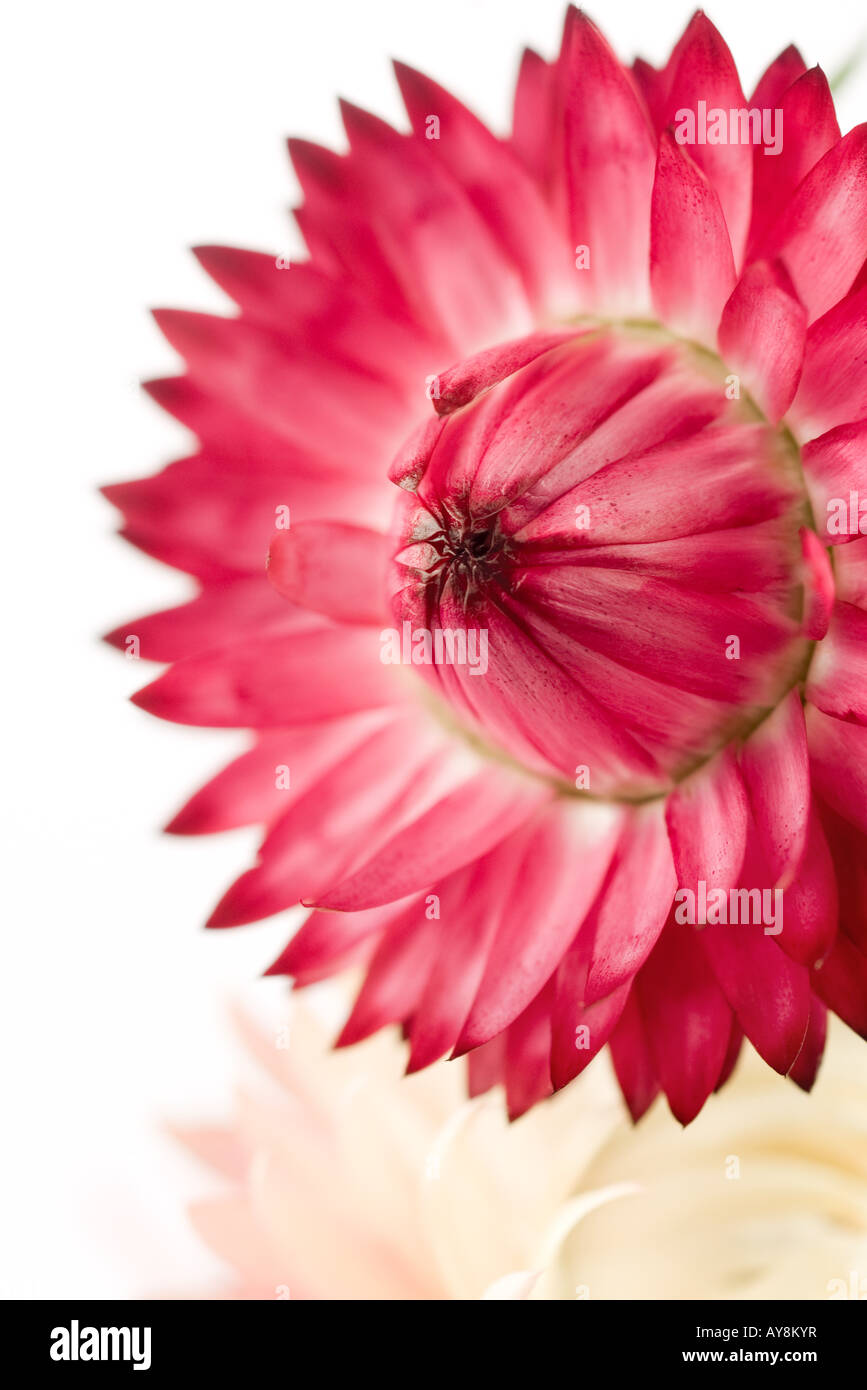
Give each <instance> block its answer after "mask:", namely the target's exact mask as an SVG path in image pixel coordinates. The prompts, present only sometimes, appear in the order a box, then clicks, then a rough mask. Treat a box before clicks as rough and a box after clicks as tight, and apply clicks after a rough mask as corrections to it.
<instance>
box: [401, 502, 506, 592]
mask: <svg viewBox="0 0 867 1390" xmlns="http://www.w3.org/2000/svg"><path fill="white" fill-rule="evenodd" d="M438 519H439V521H440V529H439V530H438V531H433V532H431V533H430V534H429V535H428V536H427V538H426V539H427V544H428V546H429V547H430V555H429V563H427V564H425V562H424V560H420V566H421V567H420V569H419V571H418V573H419V579H420V583H421V584H422V585H423V586H425V601H426V604H427V606H429V607H430V606H432V605H434V606H435V605H438V604H439V602H440V600H441V598H442V596H443V592H444V590H445V589H446V586H449V587H450V589H451V592H452V593H453V594H454V596H455V599H456V601H457V602H458V603H459V604H460V606H461V608H462V609H463V611H464V613H471V612H472V611H473V609H474V608H478V607H479V605H480V604H481V602H482V599H483V597H484V596H485V595H486V594H487V592H488V591H489V589H490V588H491V587H492V586H494V585H499V586H500V587H501V588H502V589H503V590H504V591H505V592H508V589H509V586H510V582H511V581H510V574H509V562H510V560H511V559H513V558H514V556H515V555H516V553H517V548H516V546H515V545H514V543H513V542H512V540H511V538H510V537H509V536H508V535H507V534H506V532H505V531H504V530H503V527H502V525H501V523H500V519H499V516H497V515H494V516H493V517H487V518H479V517H475V516H473V515H472V513H471V512H470V510H469V509H468V508H464V509H463V510H461V509H460V508H459V507H457V508H455V509H451V508H448V507H444V508H443V509H442V514H441V516H440V517H439V518H438Z"/></svg>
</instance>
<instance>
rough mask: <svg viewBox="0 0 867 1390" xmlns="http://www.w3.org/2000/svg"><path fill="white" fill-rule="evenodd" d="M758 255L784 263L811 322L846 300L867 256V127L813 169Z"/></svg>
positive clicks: (847, 138)
mask: <svg viewBox="0 0 867 1390" xmlns="http://www.w3.org/2000/svg"><path fill="white" fill-rule="evenodd" d="M773 157H774V156H772V155H769V156H768V158H769V159H772V158H773ZM756 254H757V255H759V256H762V257H764V258H766V259H771V260H772V259H774V258H776V257H777V256H779V257H780V258H781V259H782V260H783V261H784V263H785V266H786V269H787V270H788V272H789V274H790V275H791V277H792V282H793V284H794V286H795V290H796V292H797V294H798V298H799V299H800V301H801V303H802V304H803V305H804V306H805V307H806V309H807V317H808V319H809V321H810V322H812V321H813V320H814V319H817V318H819V317H820V316H821V315H822V314H825V313H827V312H828V310H829V309H830V308H831V307H832V306H833V305H834V304H836V303H837V301H838V300H840V299H842V297H843V295H845V294H846V292H847V291H848V290H849V288H850V286H851V285H852V282H853V280H854V279H855V276H856V275H857V274H858V271H859V270H860V269H861V266H862V264H863V262H864V259H865V256H867V125H860V126H856V127H855V129H854V130H850V131H849V134H848V135H844V136H843V139H842V140H840V141H839V142H838V143H837V144H836V145H834V146H833V147H832V148H831V149H830V150H829V151H828V153H827V154H826V155H824V156H823V157H822V158H821V159H820V160H819V162H818V164H816V165H814V167H813V168H812V169H811V170H810V173H809V174H808V175H807V177H806V178H805V179H804V180H803V181H802V182H801V183H800V184H799V185H798V187H797V189H796V190H795V192H794V194H793V196H792V199H791V201H790V202H789V203H788V204H787V205H786V206H785V207H784V208H782V209H781V210H780V214H779V216H778V218H777V220H776V222H775V223H774V225H773V227H772V228H771V231H770V232H769V233H768V234H767V235H766V236H765V238H764V239H763V241H762V242H761V243H760V244H759V245H758V246H757V247H756Z"/></svg>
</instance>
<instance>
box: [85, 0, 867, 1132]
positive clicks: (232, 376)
mask: <svg viewBox="0 0 867 1390" xmlns="http://www.w3.org/2000/svg"><path fill="white" fill-rule="evenodd" d="M397 74H398V81H399V83H400V86H401V91H402V93H403V96H404V100H405V103H406V107H407V111H408V114H409V119H410V123H411V126H412V130H411V133H408V134H402V133H399V132H398V131H396V130H394V129H392V128H391V127H389V126H387V125H385V124H384V123H383V122H381V121H380V120H378V119H377V118H375V117H373V116H371V115H369V114H367V113H365V112H362V111H359V110H357V109H356V108H354V107H351V106H345V107H344V121H345V125H346V130H347V135H348V138H349V150H348V152H347V153H346V154H343V155H337V154H333V153H331V152H330V151H328V150H325V149H322V148H319V147H318V146H314V145H311V144H308V143H305V142H292V144H291V148H292V154H293V159H294V162H295V167H296V170H297V172H298V176H299V179H300V182H301V185H302V188H303V192H304V204H303V207H302V208H301V209H300V210H299V211H298V213H297V219H298V223H299V226H300V228H301V230H302V232H303V234H304V237H305V239H306V242H307V245H308V248H309V252H310V258H309V260H307V261H306V262H302V263H299V264H293V265H292V266H291V268H290V270H289V272H288V273H286V271H285V264H284V265H283V268H281V269H279V270H278V268H277V267H276V266H275V263H274V261H273V259H271V258H268V257H265V256H262V255H257V254H253V253H250V252H242V251H233V250H228V249H225V248H218V247H206V248H201V249H200V250H199V252H198V255H199V257H200V259H201V261H202V263H203V264H204V266H205V267H206V269H207V270H208V271H209V272H210V273H211V274H212V275H213V276H214V278H215V279H216V280H217V281H218V283H219V284H221V285H222V286H223V287H224V288H225V289H226V290H227V291H228V292H229V294H230V295H231V296H232V297H233V298H234V299H235V300H236V302H237V304H238V306H239V310H240V312H239V314H238V316H237V317H235V318H219V317H211V316H208V315H203V314H190V313H179V312H162V313H160V314H159V315H158V320H159V323H160V325H161V327H162V328H163V330H164V332H165V334H166V336H167V337H168V339H169V341H170V342H171V343H172V344H173V345H174V346H175V347H176V348H177V349H178V351H179V352H180V353H181V354H182V355H183V357H184V359H185V361H186V364H187V371H186V374H185V375H183V376H180V377H177V378H172V379H169V380H165V381H159V382H154V383H151V385H150V390H151V392H152V394H153V395H154V396H155V397H156V399H157V400H158V401H159V402H160V403H161V404H162V405H163V406H165V407H166V408H167V409H168V410H169V411H171V412H172V413H173V414H175V415H176V416H177V417H178V418H179V419H180V420H181V421H182V422H183V423H184V424H185V425H187V426H189V428H190V429H192V430H193V431H194V433H195V434H196V435H197V436H198V439H199V448H198V450H197V452H196V453H194V454H193V455H192V456H191V457H189V458H186V459H184V460H182V461H180V462H179V463H175V464H173V465H171V466H170V467H169V468H168V469H166V470H165V471H164V472H163V473H161V474H159V475H157V477H155V478H152V479H147V480H145V481H143V482H137V483H131V484H122V485H120V486H118V487H114V488H110V489H108V494H109V496H110V497H111V498H112V500H114V501H115V502H116V503H117V504H118V505H119V506H120V507H121V508H122V509H123V510H124V512H125V514H126V518H127V525H126V531H125V534H126V535H127V536H128V537H129V539H131V540H132V541H133V542H134V543H136V544H138V545H140V546H141V547H142V548H144V549H145V550H147V551H149V552H150V553H152V554H154V555H156V556H157V557H158V558H160V559H163V560H165V561H168V562H169V563H171V564H174V565H176V566H178V567H179V568H181V569H184V570H186V571H188V572H189V573H190V574H192V575H194V576H195V577H196V578H197V580H198V581H199V583H200V586H201V592H200V594H199V595H198V597H197V598H195V599H194V600H193V601H192V602H191V603H188V604H186V605H184V606H183V607H181V608H179V609H174V610H172V611H170V612H167V613H162V614H157V615H155V616H152V617H150V618H146V619H143V620H141V621H140V622H138V623H134V624H131V625H127V626H126V627H125V628H123V629H119V630H118V632H117V633H115V634H113V638H114V640H115V641H117V642H118V643H119V644H121V643H123V642H124V640H125V638H126V636H127V635H128V634H129V633H130V632H131V631H133V632H135V634H136V635H137V636H138V638H139V641H140V645H141V654H142V655H143V656H145V657H151V658H154V659H157V660H163V661H168V662H172V663H174V664H173V665H172V666H171V669H170V670H168V671H167V672H166V673H165V674H163V675H162V676H160V677H159V678H158V679H157V680H156V681H154V682H153V683H152V684H151V685H149V686H147V687H146V688H145V689H144V690H143V691H141V692H140V693H139V695H138V696H137V697H136V699H137V702H138V703H139V704H141V705H142V706H143V707H144V708H146V709H148V710H150V711H152V712H153V713H155V714H158V715H161V716H163V717H165V718H168V719H173V720H177V721H179V722H182V723H191V724H202V725H210V726H215V727H236V726H238V727H247V728H250V729H251V730H253V731H254V733H255V742H254V744H253V746H252V747H251V749H250V751H249V752H247V753H246V754H244V755H243V756H242V757H241V758H240V759H238V760H237V761H236V762H234V763H233V764H231V765H230V766H229V767H228V768H226V769H225V770H224V771H223V772H221V773H220V774H219V775H218V776H217V777H216V778H215V779H214V780H213V781H212V782H211V783H209V784H208V786H206V787H205V788H203V789H202V790H201V791H200V792H198V793H197V794H196V795H195V796H194V797H193V798H192V800H191V801H190V802H189V803H188V804H187V805H186V806H185V807H184V808H183V810H182V811H181V812H180V813H179V814H178V815H177V816H176V817H175V819H174V820H173V822H172V824H171V826H170V827H169V828H170V829H171V830H173V831H174V832H175V833H186V834H197V833H202V832H206V831H215V830H223V829H228V828H231V827H234V826H238V825H242V824H248V823H263V824H264V825H265V826H266V834H265V838H264V840H263V843H262V847H261V851H260V854H259V859H258V862H257V864H256V865H255V867H253V868H252V869H250V870H249V871H248V872H247V873H245V874H244V875H243V876H242V877H241V878H240V879H239V880H238V881H237V882H236V883H235V884H233V885H232V887H230V888H229V890H228V892H227V893H226V894H225V896H224V897H223V898H222V900H221V901H220V903H219V904H218V906H217V908H216V910H215V912H214V914H213V916H212V918H211V925H213V926H233V925H236V924H239V923H243V922H250V921H253V920H256V919H257V918H261V917H264V916H268V915H270V914H273V913H276V912H279V911H282V910H283V909H285V908H289V907H292V906H293V905H295V904H297V903H299V902H302V903H304V904H306V905H308V906H309V907H311V908H312V909H314V910H313V911H312V913H311V915H310V916H309V917H308V919H307V921H306V922H305V923H304V925H303V926H302V927H301V928H300V930H299V931H298V933H297V935H296V936H295V937H294V938H293V939H292V941H291V942H290V943H289V945H288V947H287V948H286V950H285V951H284V952H283V953H282V954H281V956H280V958H279V959H278V960H277V961H276V962H275V963H274V965H273V966H272V967H271V970H272V972H273V973H278V974H285V975H290V976H292V977H293V979H294V980H295V982H296V984H302V985H303V984H306V983H309V982H311V981H314V980H316V979H319V978H321V977H322V976H324V975H327V974H330V973H332V972H334V971H336V970H338V969H340V968H342V967H343V966H345V965H347V964H349V963H361V964H362V965H363V966H364V967H365V971H366V975H365V981H364V984H363V987H362V989H361V992H360V994H359V997H358V1000H357V1002H356V1005H355V1008H354V1010H353V1012H352V1014H351V1016H350V1018H349V1020H348V1022H347V1024H346V1027H345V1028H344V1030H343V1033H342V1035H341V1040H342V1042H344V1043H349V1042H354V1041H357V1040H359V1039H362V1038H364V1037H366V1036H367V1035H368V1034H370V1033H372V1032H374V1031H375V1030H376V1029H378V1028H381V1027H383V1026H384V1025H386V1024H389V1023H399V1024H400V1025H401V1027H402V1028H403V1030H404V1032H405V1034H406V1036H407V1037H408V1039H409V1042H410V1069H411V1070H416V1069H418V1068H420V1067H423V1066H425V1065H427V1064H428V1063H430V1062H432V1061H434V1060H435V1059H436V1058H438V1057H441V1056H443V1055H445V1054H447V1053H452V1054H453V1055H460V1054H463V1053H467V1052H469V1053H470V1057H471V1061H470V1075H471V1087H472V1090H473V1091H474V1092H476V1091H479V1090H482V1089H484V1088H486V1087H487V1086H489V1085H491V1084H492V1083H493V1082H494V1081H496V1080H499V1079H504V1080H505V1083H506V1088H507V1093H508V1097H509V1108H510V1112H511V1113H512V1114H513V1115H517V1114H520V1113H521V1112H522V1111H524V1110H526V1109H527V1108H528V1107H529V1106H530V1105H532V1104H533V1103H534V1102H535V1101H536V1100H538V1099H540V1098H542V1097H544V1096H546V1095H548V1094H550V1093H551V1091H552V1089H559V1088H560V1087H562V1086H563V1085H565V1084H566V1083H567V1082H569V1081H570V1080H572V1079H573V1078H574V1077H575V1076H576V1075H577V1074H578V1073H579V1072H580V1071H582V1070H583V1069H584V1067H585V1066H586V1065H587V1063H588V1062H589V1061H590V1060H591V1059H592V1058H593V1057H594V1056H595V1055H596V1054H597V1053H598V1052H599V1051H600V1050H601V1049H602V1048H603V1047H604V1046H605V1045H606V1044H609V1043H610V1047H611V1052H612V1055H613V1060H614V1065H615V1068H616V1071H617V1075H618V1079H619V1081H620V1084H621V1087H622V1089H623V1092H624V1094H625V1096H626V1098H627V1101H628V1103H629V1105H630V1108H631V1110H632V1112H633V1115H634V1116H636V1117H637V1116H639V1115H640V1114H641V1113H642V1112H643V1111H644V1109H645V1108H646V1107H647V1105H648V1104H649V1102H650V1101H651V1099H652V1098H653V1096H654V1095H655V1094H656V1093H657V1091H658V1090H659V1089H660V1088H661V1089H662V1090H663V1091H664V1093H665V1095H666V1096H667V1098H668V1102H669V1104H670V1106H671V1109H672V1110H673V1112H674V1113H675V1115H676V1116H677V1117H678V1118H679V1119H680V1120H682V1121H683V1122H687V1121H689V1120H691V1119H692V1118H693V1117H694V1116H695V1115H696V1114H697V1113H698V1111H699V1110H700V1109H701V1107H702V1105H703V1104H704V1102H705V1100H706V1098H707V1097H708V1095H709V1094H710V1093H711V1092H712V1091H713V1090H714V1089H715V1088H717V1087H719V1086H720V1085H722V1084H723V1082H724V1081H725V1079H726V1077H727V1076H728V1074H729V1073H730V1071H731V1068H732V1066H733V1063H734V1060H735V1058H736V1056H737V1053H738V1049H739V1047H740V1045H741V1041H742V1038H743V1036H744V1035H746V1037H747V1038H748V1039H749V1041H750V1043H751V1044H752V1046H753V1047H754V1048H755V1049H756V1051H757V1052H758V1053H759V1054H760V1055H761V1057H762V1058H764V1060H765V1061H766V1062H767V1063H768V1064H769V1065H770V1066H772V1067H773V1068H775V1069H776V1070H777V1071H779V1072H781V1073H784V1074H789V1075H791V1076H792V1077H793V1079H794V1080H796V1081H797V1082H798V1084H799V1085H801V1086H804V1087H807V1088H809V1086H810V1085H811V1084H812V1081H813V1079H814V1077H815V1075H816V1071H817V1068H818V1065H819V1060H820V1057H821V1053H822V1047H823V1041H824V1034H825V1012H826V1006H830V1007H831V1008H832V1009H833V1010H835V1011H836V1012H837V1013H838V1014H840V1015H841V1017H842V1018H844V1019H845V1020H846V1022H847V1023H849V1024H850V1025H851V1026H852V1027H853V1028H855V1029H857V1030H858V1031H860V1032H862V1033H865V1034H867V912H865V906H864V904H865V902H867V895H865V891H864V890H865V886H867V885H865V874H867V869H865V867H864V866H865V864H867V856H865V848H867V844H865V836H867V810H865V807H867V697H865V690H867V683H865V680H864V676H865V654H867V641H865V639H867V578H865V576H867V549H865V547H867V452H865V441H867V365H865V361H867V357H865V353H867V279H865V269H864V268H865V265H867V126H859V127H857V128H856V129H854V130H852V131H850V132H849V133H848V134H847V135H845V136H842V137H841V134H840V130H839V127H838V125H837V121H836V117H835V114H834V108H833V102H832V99H831V96H830V93H829V90H828V86H827V83H826V81H825V78H824V76H823V74H822V72H821V70H820V69H819V68H813V69H810V70H807V69H806V68H805V65H804V63H803V61H802V60H801V58H800V56H799V55H798V54H797V52H796V51H795V50H794V49H791V48H790V49H787V50H786V51H785V52H784V53H783V54H782V55H781V56H780V58H778V59H777V60H776V61H775V62H774V63H772V65H771V66H770V68H769V69H768V71H767V72H766V73H765V75H764V77H763V78H762V79H761V81H760V83H759V85H758V88H757V90H756V92H755V93H754V95H753V97H752V98H751V100H750V101H749V102H747V100H746V99H745V97H744V94H743V92H742V90H741V87H740V83H739V79H738V76H737V71H736V69H735V66H734V63H733V61H732V58H731V55H730V53H729V51H728V49H727V48H726V46H725V44H724V42H723V40H722V38H721V37H720V35H719V34H718V33H717V31H716V30H715V29H714V27H713V25H712V24H710V22H709V21H708V20H707V19H706V18H705V17H704V16H703V15H702V14H698V15H696V16H695V18H694V19H693V20H692V21H691V23H690V24H689V26H688V27H687V30H686V32H685V33H684V35H683V37H682V38H681V40H680V41H679V43H678V44H677V46H676V47H675V49H674V52H673V53H672V56H671V58H670V60H669V62H668V64H667V65H666V66H665V68H664V69H662V70H660V71H656V70H655V69H653V68H651V67H650V66H649V65H647V64H646V63H643V62H640V61H639V62H637V63H636V64H635V65H634V67H633V68H632V69H629V68H626V67H624V66H623V65H622V64H621V63H620V62H619V61H618V60H617V58H616V57H615V56H614V54H613V53H612V51H611V50H610V48H609V47H608V45H607V44H606V42H605V40H604V39H603V37H602V36H601V34H600V33H599V32H598V30H597V29H596V28H595V27H594V26H593V24H592V23H591V22H590V21H589V20H588V19H587V18H586V17H585V16H584V15H583V14H581V13H578V12H576V11H574V10H570V11H569V13H568V16H567V20H566V26H565V32H564V38H563V45H562V49H561V52H560V55H559V57H558V58H557V59H556V61H554V62H553V63H546V62H544V61H543V60H542V59H540V58H539V57H537V56H536V55H535V54H532V53H528V54H526V55H525V58H524V61H523V63H522V66H521V72H520V77H519V82H518V89H517V94H516V102H515V122H514V131H513V135H512V137H511V139H509V140H505V141H504V140H500V139H497V138H495V137H494V136H493V135H492V134H491V133H490V132H489V131H488V130H487V129H486V128H485V127H484V126H483V125H482V124H481V123H480V122H479V121H478V120H477V119H476V118H475V117H474V116H473V115H471V114H470V112H469V111H467V110H466V109H465V108H464V107H463V106H462V105H461V104H460V103H458V102H457V101H456V100H455V99H454V98H453V97H451V96H450V95H449V94H448V93H447V92H445V91H444V90H443V89H442V88H440V87H438V86H436V85H435V84H434V83H432V82H430V81H429V80H428V79H426V78H424V77H423V76H421V75H420V74H419V73H416V72H413V71H411V70H409V69H407V68H405V67H403V66H398V69H397ZM859 488H860V489H861V490H862V492H863V497H864V500H863V506H862V499H861V495H860V494H859ZM272 533H273V538H272V540H271V545H270V553H269V556H268V567H267V578H266V569H265V552H266V550H267V547H268V537H269V535H271V534H272ZM269 581H270V582H269Z"/></svg>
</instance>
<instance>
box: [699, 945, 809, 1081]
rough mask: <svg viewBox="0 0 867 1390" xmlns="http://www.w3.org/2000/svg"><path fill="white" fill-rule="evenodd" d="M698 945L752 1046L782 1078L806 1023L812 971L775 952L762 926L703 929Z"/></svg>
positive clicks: (774, 946)
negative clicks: (703, 951) (705, 955)
mask: <svg viewBox="0 0 867 1390" xmlns="http://www.w3.org/2000/svg"><path fill="white" fill-rule="evenodd" d="M698 939H699V940H700V942H701V943H702V946H703V947H704V949H705V951H706V952H707V955H708V959H709V960H710V963H711V966H712V967H713V971H714V974H715V975H716V977H717V980H718V981H719V983H720V986H721V987H722V990H723V992H724V993H725V996H726V998H727V999H728V1001H729V1003H730V1004H731V1006H732V1008H733V1009H734V1011H735V1013H736V1014H737V1017H738V1021H739V1023H740V1025H741V1027H742V1028H743V1030H744V1032H745V1033H746V1035H747V1037H748V1038H749V1040H750V1042H751V1043H752V1044H753V1047H754V1048H755V1049H756V1051H757V1052H758V1053H759V1055H760V1056H761V1057H763V1058H764V1060H765V1061H766V1062H767V1063H768V1065H769V1066H771V1067H773V1068H774V1070H775V1071H778V1072H781V1073H782V1074H783V1075H785V1073H786V1072H788V1070H789V1068H790V1067H791V1066H792V1064H793V1062H794V1061H795V1059H796V1058H797V1056H798V1054H799V1053H800V1051H801V1047H802V1044H803V1041H804V1038H805V1036H806V1032H807V1025H808V1023H809V1019H810V972H809V971H807V970H806V969H805V968H804V966H802V965H797V964H796V963H795V962H794V961H792V960H790V959H789V957H788V956H786V955H784V953H783V952H782V951H781V950H780V949H779V947H778V946H777V944H776V942H775V940H774V939H773V937H771V936H766V935H765V928H764V926H762V925H761V924H754V923H752V922H738V923H718V924H717V925H716V926H707V927H703V928H702V930H701V932H700V933H699V938H698Z"/></svg>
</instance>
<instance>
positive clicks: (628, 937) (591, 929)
mask: <svg viewBox="0 0 867 1390" xmlns="http://www.w3.org/2000/svg"><path fill="white" fill-rule="evenodd" d="M676 887H677V878H676V876H675V872H674V865H673V863H672V858H671V850H670V848H669V844H668V837H667V835H666V833H665V823H664V820H663V816H662V813H661V811H660V810H659V808H658V807H657V806H656V805H655V804H653V803H652V804H650V805H648V806H647V807H642V808H641V809H640V810H636V811H635V812H634V813H633V815H632V819H631V823H630V825H629V826H628V827H627V830H626V833H625V835H624V838H623V841H622V843H621V846H620V848H619V850H618V852H617V855H616V857H615V860H614V863H613V866H612V869H611V872H610V877H609V879H608V882H607V883H606V884H605V887H604V890H603V892H602V895H601V897H600V899H599V902H598V905H597V907H596V908H595V910H594V913H593V916H592V918H591V919H590V920H588V922H587V923H586V924H585V926H584V928H583V931H584V932H585V933H587V934H588V936H589V937H590V938H591V939H592V946H591V948H590V959H589V966H588V971H587V980H586V985H585V988H584V993H583V994H582V995H581V999H580V1002H581V1003H582V1004H588V1005H592V1004H595V1003H596V1002H597V1001H598V1000H600V999H602V998H604V997H605V996H606V995H609V994H611V993H612V992H613V991H615V990H617V989H618V988H619V987H620V986H621V985H623V984H624V983H626V982H628V981H629V980H630V979H631V978H632V976H633V975H634V974H635V972H636V970H638V968H639V966H640V965H641V964H642V963H643V962H644V961H645V960H646V959H647V956H648V955H649V953H650V951H651V950H652V948H653V945H654V942H655V941H656V939H657V937H658V936H659V933H660V932H661V931H662V928H663V925H664V923H665V919H666V918H667V916H668V912H669V908H670V907H671V900H672V898H673V897H674V890H675V888H676Z"/></svg>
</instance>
